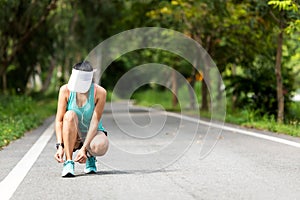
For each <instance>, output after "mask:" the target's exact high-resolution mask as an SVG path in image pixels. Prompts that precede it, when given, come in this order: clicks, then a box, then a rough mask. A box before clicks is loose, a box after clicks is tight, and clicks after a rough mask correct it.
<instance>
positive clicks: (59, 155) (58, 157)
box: [54, 146, 64, 163]
mask: <svg viewBox="0 0 300 200" xmlns="http://www.w3.org/2000/svg"><path fill="white" fill-rule="evenodd" d="M63 157H64V149H63V148H62V146H59V147H58V149H57V151H56V153H55V155H54V158H55V160H57V162H59V163H63V162H64V160H63Z"/></svg>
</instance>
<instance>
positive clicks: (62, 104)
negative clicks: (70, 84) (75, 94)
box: [54, 85, 69, 162]
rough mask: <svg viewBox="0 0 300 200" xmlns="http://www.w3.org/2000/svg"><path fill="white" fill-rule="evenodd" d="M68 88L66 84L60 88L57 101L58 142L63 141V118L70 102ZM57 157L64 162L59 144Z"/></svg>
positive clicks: (56, 124) (56, 127)
mask: <svg viewBox="0 0 300 200" xmlns="http://www.w3.org/2000/svg"><path fill="white" fill-rule="evenodd" d="M68 94H69V92H68V89H67V87H66V85H63V86H62V87H61V88H60V89H59V95H58V103H57V112H56V118H55V133H56V140H57V143H63V142H64V141H63V138H62V127H63V119H64V115H65V113H66V109H67V103H68ZM54 157H55V159H56V160H57V161H58V162H63V159H62V157H63V148H62V146H59V149H58V151H57V152H56V154H55V155H54Z"/></svg>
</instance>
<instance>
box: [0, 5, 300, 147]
mask: <svg viewBox="0 0 300 200" xmlns="http://www.w3.org/2000/svg"><path fill="white" fill-rule="evenodd" d="M299 6H300V1H299V0H290V1H289V0H288V1H279V0H278V1H270V0H243V1H240V0H85V1H83V0H80V1H77V0H69V1H68V0H45V1H36V0H0V61H1V64H0V95H1V98H0V103H1V104H0V119H1V121H0V146H3V145H6V144H8V143H9V141H10V140H13V139H16V138H18V137H20V136H22V134H23V133H24V132H25V131H26V130H30V129H32V128H34V127H36V126H38V125H39V124H40V123H41V122H42V121H43V119H45V118H46V117H47V116H50V115H53V114H55V110H56V98H57V92H58V89H59V87H60V86H61V85H62V84H64V83H66V82H67V80H68V78H69V75H70V71H71V67H72V65H73V64H75V63H77V62H79V61H82V60H83V59H84V58H85V57H86V56H87V54H88V53H89V52H90V51H91V50H92V49H93V48H94V47H96V46H97V45H98V44H99V43H101V42H102V41H104V40H105V39H107V38H109V37H110V36H113V35H115V34H117V33H120V32H122V31H125V30H129V29H132V28H136V27H164V28H168V29H173V30H176V31H179V32H182V33H184V34H185V35H187V36H188V37H191V38H192V39H194V40H196V41H197V42H198V43H199V44H201V45H202V46H203V48H204V49H205V50H206V51H207V52H208V53H209V54H210V56H211V57H212V59H213V60H214V62H215V63H216V65H217V67H218V69H219V71H220V73H221V75H222V77H223V80H224V83H225V85H226V98H227V116H226V121H227V122H231V123H236V124H241V125H244V126H247V127H254V128H260V129H264V130H271V131H275V132H282V133H287V134H290V135H295V136H299V135H300V133H299V132H300V131H299V127H300V98H299V95H300V94H299V93H300V91H299V89H300V12H299ZM149 62H152V63H153V62H156V63H163V64H166V65H168V66H171V67H174V68H175V69H176V70H178V71H179V72H180V73H181V74H183V75H184V76H185V77H186V78H187V80H189V82H190V84H191V85H192V86H193V87H194V88H195V91H197V101H198V103H199V108H198V109H199V110H200V111H201V117H202V116H203V117H209V116H210V101H209V94H208V93H207V87H206V85H205V82H204V81H203V80H202V79H201V75H199V74H197V73H196V72H195V70H193V67H192V65H191V63H188V62H186V61H185V60H184V59H182V58H180V57H176V56H175V55H174V54H171V53H169V52H165V51H162V50H150V49H144V50H137V51H133V52H130V53H128V54H125V55H123V56H121V57H120V58H119V59H118V60H116V61H114V62H113V63H112V64H111V65H110V66H109V67H108V68H107V69H106V71H105V72H104V74H103V76H102V77H101V85H102V86H103V87H105V88H106V89H107V90H108V94H109V95H108V99H110V97H111V91H112V90H113V88H114V86H115V84H116V82H117V81H118V79H119V78H120V77H121V76H122V75H123V74H124V73H126V72H127V71H128V70H130V69H131V68H133V67H134V66H137V65H141V64H143V63H149ZM171 76H172V75H169V76H167V78H169V79H170V80H171V79H172V77H171ZM199 76H200V78H199ZM171 84H174V85H175V86H176V87H177V88H175V90H174V91H173V93H172V92H170V91H169V90H167V89H166V88H162V87H159V86H153V85H147V86H144V87H141V88H140V89H139V90H137V91H136V92H135V93H134V94H133V96H132V97H131V98H133V99H134V100H135V102H136V103H137V104H140V105H146V106H149V105H153V104H162V105H163V106H164V107H165V108H166V109H168V110H173V111H177V110H179V109H180V107H179V106H178V103H177V102H176V99H174V97H173V96H174V93H175V94H176V95H187V96H189V94H188V91H187V88H186V87H185V86H184V85H182V84H177V83H173V82H172V83H171ZM194 101H195V99H192V98H191V99H190V101H189V102H187V105H184V106H187V107H189V108H190V112H189V113H188V114H191V115H193V114H194V113H193V112H192V111H193V110H195V105H196V104H195V103H193V102H194ZM198 109H196V110H198Z"/></svg>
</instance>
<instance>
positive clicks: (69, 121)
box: [63, 111, 78, 160]
mask: <svg viewBox="0 0 300 200" xmlns="http://www.w3.org/2000/svg"><path fill="white" fill-rule="evenodd" d="M77 137H78V118H77V115H76V113H75V112H74V111H67V112H66V113H65V115H64V120H63V141H64V151H65V155H66V160H72V156H73V149H74V146H75V143H76V141H77Z"/></svg>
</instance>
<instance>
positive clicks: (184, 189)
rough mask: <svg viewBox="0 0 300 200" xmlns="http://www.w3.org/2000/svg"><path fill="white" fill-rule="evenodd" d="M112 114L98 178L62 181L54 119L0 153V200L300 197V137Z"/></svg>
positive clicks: (162, 115) (137, 112) (156, 115)
mask: <svg viewBox="0 0 300 200" xmlns="http://www.w3.org/2000/svg"><path fill="white" fill-rule="evenodd" d="M113 108H114V109H113V110H111V108H110V106H107V107H106V109H105V113H104V116H103V123H104V126H105V128H106V129H107V130H108V131H109V140H110V149H109V151H108V153H107V154H106V155H105V156H104V157H98V158H97V160H98V162H97V167H98V173H97V174H94V175H85V174H84V173H83V168H84V166H83V165H80V164H76V166H75V173H76V177H75V178H61V177H60V173H61V170H62V165H61V164H58V163H57V162H55V160H54V158H53V155H54V153H55V143H56V140H55V136H54V134H53V132H54V130H53V120H54V118H53V117H52V118H49V119H48V120H46V121H45V123H44V124H43V126H41V127H40V128H38V129H36V130H34V131H31V132H29V133H27V134H26V135H25V136H24V137H23V138H22V139H19V140H17V141H15V142H12V143H11V144H10V145H9V146H8V147H5V148H4V149H3V150H1V151H0V166H1V167H0V181H1V183H0V199H6V198H7V199H13V200H17V199H22V200H23V199H31V200H32V199H43V200H45V199H51V200H53V199H149V200H150V199H151V200H152V199H172V200H175V199H180V200H185V199H299V198H300V170H299V169H300V139H299V138H294V137H289V136H284V135H278V134H274V133H266V132H260V131H254V130H251V131H250V132H249V131H248V130H245V129H241V128H238V127H233V126H231V125H225V127H227V129H226V128H225V129H224V130H223V131H222V134H221V135H220V136H219V135H218V134H216V133H215V136H216V137H212V138H209V137H208V138H207V139H206V138H205V137H204V136H205V134H206V133H208V134H210V133H212V134H213V131H214V129H209V128H208V127H207V124H206V123H196V122H197V121H198V120H197V119H193V118H189V117H186V118H180V116H179V115H172V114H168V113H166V112H159V111H149V110H145V109H141V108H138V107H132V108H131V110H130V111H131V112H130V117H128V115H127V114H126V109H124V105H123V104H118V103H116V104H114V105H113ZM129 118H130V120H128V119H129ZM133 126H134V127H133ZM195 130H196V132H195ZM243 131H244V132H245V131H246V132H247V133H249V134H244V133H243ZM252 133H253V135H252ZM41 135H42V136H43V137H41ZM260 136H266V137H260ZM213 138H216V140H217V143H216V145H215V146H214V147H213V148H212V149H211V151H206V152H209V153H208V154H207V155H206V156H202V155H203V154H202V150H203V147H205V146H204V145H205V144H206V146H207V147H205V148H207V150H208V149H209V147H212V145H213V144H214V142H216V141H213V140H214V139H213ZM277 139H278V140H277ZM209 140H211V141H209ZM37 141H38V142H37ZM43 144H44V145H43ZM32 148H34V150H32ZM38 150H39V151H40V153H34V152H38ZM18 163H19V164H18ZM11 188H13V189H11Z"/></svg>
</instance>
